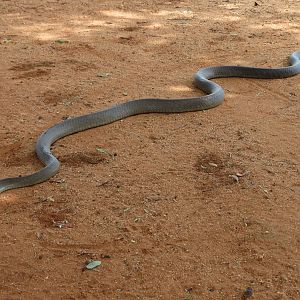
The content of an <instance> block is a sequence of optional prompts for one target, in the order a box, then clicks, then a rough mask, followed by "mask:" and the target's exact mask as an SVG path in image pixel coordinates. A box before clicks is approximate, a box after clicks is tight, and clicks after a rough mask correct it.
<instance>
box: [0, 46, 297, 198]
mask: <svg viewBox="0 0 300 300" xmlns="http://www.w3.org/2000/svg"><path fill="white" fill-rule="evenodd" d="M289 62H290V66H288V67H283V68H277V69H267V68H255V67H241V66H217V67H208V68H203V69H200V70H199V71H198V72H197V73H196V74H195V84H196V86H197V87H198V88H199V89H201V90H202V91H204V92H205V93H206V94H207V95H204V96H201V97H195V98H185V99H138V100H132V101H129V102H126V103H122V104H117V105H115V106H113V107H111V108H108V109H105V110H101V111H98V112H94V113H91V114H87V115H84V116H79V117H75V118H72V119H68V120H65V121H63V122H61V123H59V124H56V125H54V126H53V127H51V128H49V129H48V130H46V131H45V132H44V133H42V134H41V136H40V137H39V138H38V141H37V144H36V153H37V156H38V158H39V159H40V160H41V161H42V162H43V164H44V165H45V167H44V168H43V169H41V170H40V171H38V172H36V173H33V174H31V175H27V176H23V177H15V178H5V179H2V180H0V193H1V192H4V191H6V190H10V189H16V188H20V187H25V186H30V185H34V184H37V183H40V182H43V181H46V180H47V179H49V178H50V177H51V176H53V175H54V174H55V173H56V172H57V171H58V169H59V165H60V163H59V161H58V160H57V158H56V157H55V156H54V155H53V154H52V153H51V150H50V147H51V145H52V144H53V143H54V142H55V141H57V140H58V139H61V138H63V137H65V136H67V135H70V134H73V133H76V132H79V131H83V130H87V129H89V128H93V127H97V126H102V125H106V124H109V123H112V122H115V121H117V120H120V119H124V118H127V117H129V116H133V115H137V114H145V113H181V112H188V111H199V110H205V109H210V108H213V107H216V106H217V105H219V104H221V103H222V102H223V100H224V90H223V89H222V88H221V87H220V86H219V85H218V84H216V83H214V82H212V81H210V80H209V79H211V78H218V77H251V78H265V79H274V78H285V77H290V76H294V75H296V74H298V73H300V51H297V52H294V53H293V54H291V55H290V56H289Z"/></svg>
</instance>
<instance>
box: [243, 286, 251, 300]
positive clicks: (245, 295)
mask: <svg viewBox="0 0 300 300" xmlns="http://www.w3.org/2000/svg"><path fill="white" fill-rule="evenodd" d="M252 295H253V289H252V288H251V287H247V288H246V289H245V290H244V292H243V299H247V298H250V297H251V296H252Z"/></svg>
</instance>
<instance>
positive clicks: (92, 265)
mask: <svg viewBox="0 0 300 300" xmlns="http://www.w3.org/2000/svg"><path fill="white" fill-rule="evenodd" d="M100 265H101V261H100V260H92V261H91V262H89V263H88V264H87V265H86V266H85V268H86V269H88V270H93V269H95V268H97V267H99V266H100Z"/></svg>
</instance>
